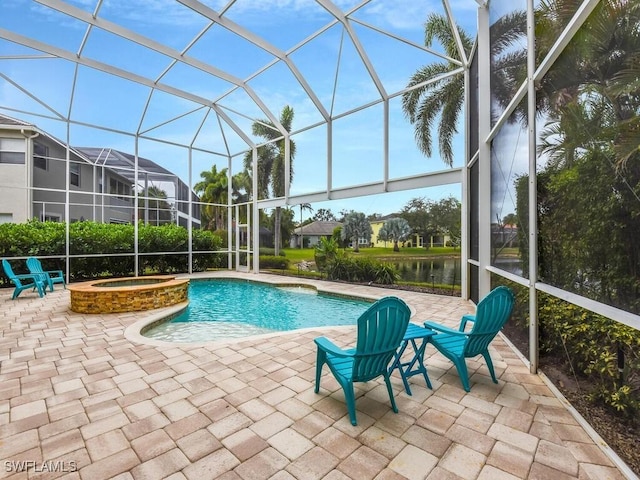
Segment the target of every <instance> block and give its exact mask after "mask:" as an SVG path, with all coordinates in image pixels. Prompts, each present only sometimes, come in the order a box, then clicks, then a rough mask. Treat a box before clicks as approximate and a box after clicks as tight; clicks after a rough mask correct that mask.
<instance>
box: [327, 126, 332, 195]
mask: <svg viewBox="0 0 640 480" xmlns="http://www.w3.org/2000/svg"><path fill="white" fill-rule="evenodd" d="M332 170H333V120H329V121H328V122H327V198H328V199H331V190H332V189H333V177H332Z"/></svg>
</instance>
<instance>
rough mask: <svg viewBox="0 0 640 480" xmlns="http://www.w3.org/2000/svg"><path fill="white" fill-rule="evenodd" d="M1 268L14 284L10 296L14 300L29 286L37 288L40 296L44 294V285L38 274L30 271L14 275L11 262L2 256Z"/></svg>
mask: <svg viewBox="0 0 640 480" xmlns="http://www.w3.org/2000/svg"><path fill="white" fill-rule="evenodd" d="M2 269H3V270H4V273H5V275H6V276H7V277H8V278H9V280H10V281H11V282H12V283H13V284H14V285H15V288H14V290H13V295H12V296H11V299H12V300H15V299H16V298H17V297H18V295H20V294H21V293H22V292H23V291H24V290H28V289H29V288H32V289H34V290H38V295H40V296H41V297H43V296H44V294H45V286H44V283H43V281H42V277H41V276H40V275H32V274H30V273H25V274H20V275H16V274H15V273H13V268H11V264H10V263H9V262H8V261H7V260H6V259H4V258H3V259H2Z"/></svg>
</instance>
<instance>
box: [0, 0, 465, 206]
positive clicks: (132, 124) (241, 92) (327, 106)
mask: <svg viewBox="0 0 640 480" xmlns="http://www.w3.org/2000/svg"><path fill="white" fill-rule="evenodd" d="M43 3H44V4H41V3H39V2H35V1H31V0H3V2H2V15H1V16H0V113H3V114H6V115H9V116H12V117H14V118H18V119H22V120H25V121H28V122H32V123H35V124H36V125H38V126H39V127H40V128H41V129H42V130H44V131H46V132H48V133H50V134H52V135H53V136H56V137H57V138H60V139H61V140H65V139H66V137H67V129H66V122H64V121H60V119H64V118H67V116H68V117H69V118H71V120H72V123H71V127H70V130H69V135H70V144H71V145H74V146H85V147H87V146H91V147H107V148H115V149H118V150H122V151H125V152H128V153H132V154H133V153H134V152H135V148H136V144H135V142H134V137H133V135H132V134H134V133H135V132H138V133H140V134H141V135H143V136H144V137H145V138H144V139H141V140H140V141H139V143H138V154H139V155H140V156H142V157H145V158H148V159H151V160H153V161H154V162H156V163H158V164H160V165H161V166H163V167H165V168H167V169H168V170H170V171H172V172H174V173H175V174H177V175H178V176H179V177H180V178H181V179H182V180H183V181H185V182H186V183H189V180H190V179H191V181H192V182H193V183H196V182H198V181H199V180H200V179H201V178H200V172H202V171H208V170H210V169H211V167H212V165H214V164H215V165H216V167H217V168H218V170H220V169H222V168H225V167H228V166H229V160H228V158H229V157H231V158H232V160H231V171H232V173H237V172H238V171H240V170H242V168H243V152H244V151H245V150H246V149H247V144H246V143H245V142H244V140H243V139H242V136H241V135H239V134H238V133H237V132H236V131H234V128H236V129H238V130H241V131H242V132H244V133H245V134H246V135H247V136H248V137H249V138H250V140H251V141H253V142H257V143H259V142H260V141H261V139H260V138H258V137H255V136H253V135H252V133H251V125H252V124H253V123H254V122H255V121H256V120H259V119H265V118H266V117H267V113H271V114H272V115H273V118H277V117H278V116H279V114H280V112H281V110H282V108H283V107H284V106H285V105H290V106H291V107H292V108H293V109H294V112H295V116H294V121H293V129H292V130H293V132H294V133H293V135H292V140H293V141H294V142H295V145H296V156H295V159H294V165H293V168H294V177H293V181H292V184H291V195H298V194H304V193H312V192H319V191H323V190H326V186H327V178H328V175H329V171H328V167H327V157H328V151H329V148H331V153H332V165H333V166H332V169H331V172H330V174H331V180H332V185H333V187H336V188H343V187H349V186H353V185H359V184H366V183H371V182H380V181H382V180H383V172H384V164H383V151H384V141H383V139H384V120H383V119H384V109H383V105H382V103H380V98H381V93H380V91H379V88H378V87H377V86H376V79H374V78H372V76H371V75H370V74H369V72H368V71H367V68H366V62H369V64H370V65H371V67H372V69H373V70H374V71H375V74H376V75H377V79H379V82H380V83H379V85H380V86H381V88H382V89H383V90H384V92H385V93H386V94H388V95H389V96H390V97H391V100H390V102H389V176H390V178H392V179H394V178H404V177H409V176H412V175H419V174H424V173H429V172H436V171H441V170H445V169H447V168H448V167H447V166H446V165H445V164H444V163H443V161H442V160H441V159H440V157H439V152H438V149H437V139H436V141H435V142H434V147H435V148H434V151H433V155H432V157H431V158H427V157H425V156H424V155H423V154H422V153H421V152H419V151H418V149H417V148H416V145H415V141H414V133H413V127H412V125H410V124H409V122H408V121H407V120H406V118H405V116H404V114H403V112H402V107H401V97H400V96H396V94H397V93H398V92H401V91H402V89H403V88H404V87H405V86H406V85H407V83H408V80H409V78H410V76H411V74H413V73H414V72H415V71H416V70H418V69H419V68H421V67H422V66H424V65H427V64H430V63H433V62H442V61H443V60H442V59H441V58H440V57H439V56H438V55H437V54H439V53H440V52H441V48H440V46H439V45H437V44H434V45H433V46H432V50H433V53H432V52H429V51H426V50H424V49H420V48H419V46H422V45H424V22H425V20H426V18H427V15H429V14H430V13H438V14H442V13H444V8H443V6H442V3H441V2H440V1H438V0H372V1H370V2H368V3H364V2H356V1H354V0H338V1H335V2H334V4H335V5H336V6H337V7H339V8H341V9H343V10H344V11H349V10H351V9H352V8H354V7H355V6H358V5H361V4H363V3H364V6H362V7H361V8H359V9H358V10H357V11H356V12H354V13H353V15H352V16H351V17H350V18H352V19H353V20H354V21H352V22H351V23H350V24H349V25H350V28H351V30H347V29H345V28H343V27H342V24H340V23H339V22H334V17H333V16H332V15H330V14H329V12H327V11H326V10H325V9H324V8H322V7H321V6H320V5H319V4H317V3H315V2H313V1H311V0H269V1H266V0H262V1H259V0H237V1H235V2H233V3H229V2H228V1H218V0H208V1H204V2H202V3H201V4H199V7H202V8H201V11H200V12H195V11H193V10H191V9H190V8H187V7H186V6H185V5H183V4H182V3H180V2H176V1H172V0H137V1H135V2H131V1H130V0H105V1H104V2H102V3H101V6H100V9H99V10H98V18H99V20H100V21H101V22H103V23H102V24H101V25H105V26H106V28H105V29H102V28H99V27H98V26H96V27H93V28H91V29H90V30H89V31H88V29H87V24H86V23H85V22H84V21H80V20H78V19H76V18H74V17H73V16H70V15H67V14H64V13H61V12H58V11H55V10H54V9H52V8H49V7H47V6H46V3H47V2H46V1H43ZM97 3H98V2H97V0H67V1H66V2H64V3H61V4H62V5H63V7H64V8H68V9H69V12H71V13H72V14H74V15H75V16H76V17H81V18H83V19H84V18H85V17H86V18H88V19H89V20H90V16H91V14H93V13H94V11H95V10H96V5H97ZM451 8H452V10H453V12H454V15H455V18H456V21H457V22H458V23H459V24H460V26H461V27H462V28H463V29H464V30H465V31H467V32H468V33H469V34H470V35H471V36H472V37H473V36H474V35H475V31H476V9H477V4H476V2H475V1H474V0H452V1H451ZM202 13H204V14H205V16H203V15H202ZM220 14H222V16H221V17H219V18H218V17H217V16H218V15H220ZM206 15H209V18H207V17H206ZM210 18H218V20H219V21H218V23H215V24H214V23H212V22H211V20H210ZM332 22H333V23H332ZM221 23H222V25H221ZM227 27H228V28H227ZM108 30H111V31H108ZM7 32H9V33H7ZM114 32H115V33H120V34H121V35H116V34H115V33H114ZM234 32H246V33H247V35H248V36H250V39H251V40H253V43H252V42H250V41H248V40H247V39H245V38H242V37H241V36H240V35H237V34H236V33H234ZM318 32H321V33H320V34H318ZM382 32H384V33H382ZM312 36H314V38H313V40H311V41H309V42H306V40H307V39H309V38H310V37H312ZM23 37H26V38H27V40H26V41H25V40H23ZM123 37H125V38H123ZM136 39H142V40H143V41H144V42H151V43H152V47H153V48H154V49H155V51H154V50H153V49H149V48H147V47H145V46H142V45H140V44H139V43H140V42H138V43H136ZM39 42H41V43H42V44H44V45H45V47H44V50H45V51H48V52H51V51H56V52H57V51H59V49H60V50H61V51H63V52H65V53H68V54H72V55H77V54H79V55H80V57H81V58H82V59H83V63H84V64H83V65H81V66H80V67H79V68H78V69H77V70H76V68H75V65H74V63H73V62H69V61H66V60H62V59H57V58H43V55H42V51H40V50H39V45H40V43H39ZM24 43H27V45H24ZM256 43H257V44H259V45H260V46H256ZM30 47H36V48H30ZM359 51H360V52H364V55H365V59H366V62H363V60H362V58H361V55H360V54H359V53H358V52H359ZM172 55H173V57H172ZM181 55H183V56H184V57H181ZM278 55H279V56H280V57H281V58H285V57H286V58H287V59H288V60H289V64H287V63H285V62H284V61H282V59H280V60H279V59H278ZM176 58H177V59H178V60H180V59H182V58H186V59H187V61H185V62H182V61H178V62H177V63H176V62H175V61H174V60H175V59H176ZM89 65H98V68H97V69H94V68H89ZM105 70H109V72H106V71H105ZM118 72H125V75H124V76H125V77H128V78H122V75H119V74H118ZM113 73H116V74H115V75H114V74H113ZM132 79H139V80H141V81H140V82H139V83H136V82H134V81H131V80H132ZM301 79H302V81H301ZM154 82H155V83H154ZM234 82H235V83H236V84H239V85H241V86H244V87H245V88H238V87H237V86H236V84H234ZM303 83H304V85H303ZM153 85H157V87H158V88H155V89H153V88H151V87H152V86H153ZM172 92H180V93H181V94H184V95H182V96H176V95H172V94H171V93H172ZM309 92H311V93H312V95H310V94H309ZM200 100H206V101H208V102H213V101H215V102H216V104H217V105H219V110H218V111H217V114H216V112H215V111H214V110H211V109H209V108H205V107H203V106H202V105H201V104H199V103H198V102H199V101H200ZM362 106H367V107H366V108H362ZM361 108H362V109H361ZM323 111H324V113H325V114H328V115H331V116H332V117H334V118H335V119H334V120H333V132H332V140H333V141H332V144H331V147H329V141H328V131H327V130H328V129H327V126H326V124H325V123H324V121H323ZM345 113H350V114H349V115H345ZM96 126H97V127H100V128H94V127H96ZM156 139H159V140H162V141H161V142H159V141H156ZM185 145H186V146H188V145H193V147H194V148H195V150H194V151H193V153H192V157H191V161H192V166H191V174H190V171H189V155H188V150H187V149H186V148H185V147H184V146H185ZM463 153H464V143H463V138H462V133H460V134H458V135H456V137H455V138H454V158H455V160H454V167H460V166H461V165H462V164H463ZM190 177H191V178H190ZM448 196H455V197H457V198H460V186H459V185H448V186H441V187H434V188H430V189H421V190H413V191H406V192H398V193H393V194H384V195H372V196H367V197H361V198H358V199H348V200H340V201H332V202H322V203H321V204H320V203H318V204H314V205H312V206H313V208H314V209H315V210H317V209H318V208H330V209H331V210H332V211H334V212H339V211H341V210H356V211H362V212H364V213H365V214H367V215H369V214H372V213H380V214H388V213H393V212H395V211H398V210H399V209H400V208H401V207H402V206H403V205H405V204H406V203H407V202H408V201H409V200H410V199H412V198H416V197H426V198H430V199H433V200H438V199H441V198H446V197H448ZM307 215H309V214H305V216H307Z"/></svg>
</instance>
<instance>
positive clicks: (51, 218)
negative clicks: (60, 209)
mask: <svg viewBox="0 0 640 480" xmlns="http://www.w3.org/2000/svg"><path fill="white" fill-rule="evenodd" d="M61 219H62V217H61V216H60V215H55V214H51V213H41V214H40V221H41V222H59V221H60V220H61Z"/></svg>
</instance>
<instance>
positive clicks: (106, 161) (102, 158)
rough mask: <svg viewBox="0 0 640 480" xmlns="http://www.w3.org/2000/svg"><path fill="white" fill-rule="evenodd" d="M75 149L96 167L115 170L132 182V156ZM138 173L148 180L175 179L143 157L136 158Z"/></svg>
mask: <svg viewBox="0 0 640 480" xmlns="http://www.w3.org/2000/svg"><path fill="white" fill-rule="evenodd" d="M75 149H76V150H78V151H79V152H82V154H83V155H85V156H86V157H87V158H89V159H90V160H91V161H92V162H93V163H95V164H96V165H100V166H105V167H107V168H108V167H111V168H115V169H117V170H118V172H119V173H120V175H122V176H123V177H125V178H128V179H129V180H131V182H133V180H134V174H135V158H136V157H135V156H134V155H131V154H129V153H125V152H121V151H120V150H114V149H112V148H97V147H75ZM138 173H139V174H140V173H142V174H148V177H149V180H164V181H169V180H172V179H173V178H175V177H176V175H175V174H173V173H171V172H170V171H169V170H167V169H166V168H163V167H161V166H160V165H158V164H157V163H155V162H153V161H151V160H149V159H147V158H144V157H138Z"/></svg>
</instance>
